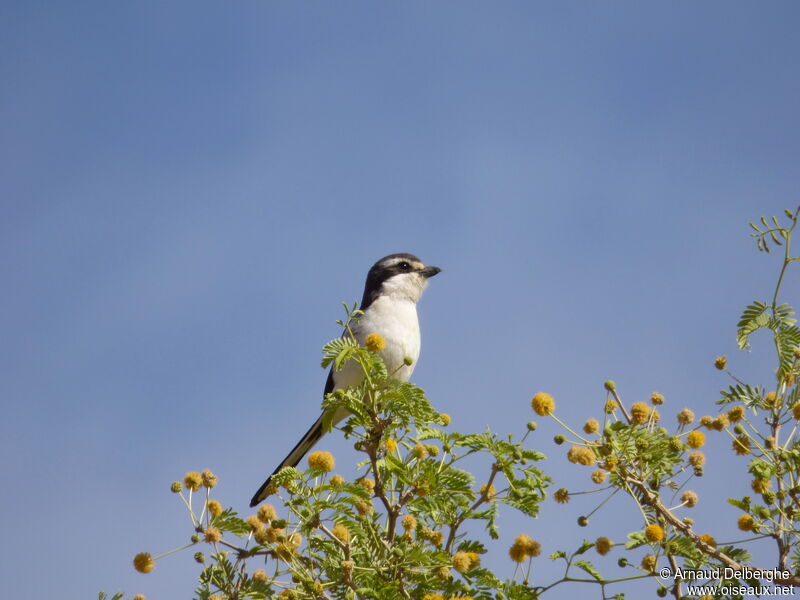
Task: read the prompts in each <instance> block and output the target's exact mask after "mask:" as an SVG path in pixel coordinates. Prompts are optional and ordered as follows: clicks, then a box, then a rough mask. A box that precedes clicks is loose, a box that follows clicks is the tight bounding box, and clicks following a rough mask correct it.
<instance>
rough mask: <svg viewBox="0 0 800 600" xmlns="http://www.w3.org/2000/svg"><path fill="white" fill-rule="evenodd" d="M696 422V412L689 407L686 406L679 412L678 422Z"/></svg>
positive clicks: (689, 423) (688, 423)
mask: <svg viewBox="0 0 800 600" xmlns="http://www.w3.org/2000/svg"><path fill="white" fill-rule="evenodd" d="M693 422H694V413H693V412H692V411H691V410H689V409H688V408H684V409H683V410H682V411H680V412H679V413H678V423H680V424H681V425H691V424H692V423H693Z"/></svg>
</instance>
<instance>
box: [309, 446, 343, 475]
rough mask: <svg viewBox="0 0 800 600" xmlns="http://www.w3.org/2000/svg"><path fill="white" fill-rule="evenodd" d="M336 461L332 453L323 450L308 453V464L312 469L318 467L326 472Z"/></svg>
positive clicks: (330, 469) (331, 468)
mask: <svg viewBox="0 0 800 600" xmlns="http://www.w3.org/2000/svg"><path fill="white" fill-rule="evenodd" d="M335 465H336V461H335V460H334V459H333V454H331V453H330V452H326V451H324V450H318V451H316V452H312V453H311V454H309V455H308V466H309V467H311V468H312V469H319V470H320V471H325V472H326V473H327V472H329V471H332V470H333V467H334V466H335Z"/></svg>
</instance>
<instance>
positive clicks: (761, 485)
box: [750, 479, 772, 494]
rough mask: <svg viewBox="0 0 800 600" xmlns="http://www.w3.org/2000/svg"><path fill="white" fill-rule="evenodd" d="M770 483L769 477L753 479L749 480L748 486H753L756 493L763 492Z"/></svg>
mask: <svg viewBox="0 0 800 600" xmlns="http://www.w3.org/2000/svg"><path fill="white" fill-rule="evenodd" d="M771 485H772V483H771V482H770V480H769V479H753V481H752V482H750V487H751V488H753V491H754V492H755V493H756V494H763V493H764V492H766V491H767V490H768V489H769V488H770V486H771Z"/></svg>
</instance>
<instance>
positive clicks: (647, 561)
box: [642, 554, 658, 573]
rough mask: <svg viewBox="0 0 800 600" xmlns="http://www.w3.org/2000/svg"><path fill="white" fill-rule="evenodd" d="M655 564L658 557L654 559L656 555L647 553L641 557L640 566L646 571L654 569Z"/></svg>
mask: <svg viewBox="0 0 800 600" xmlns="http://www.w3.org/2000/svg"><path fill="white" fill-rule="evenodd" d="M657 565H658V559H656V557H655V556H653V555H652V554H648V555H646V556H645V557H644V558H643V559H642V568H643V569H644V570H645V571H647V572H648V573H652V572H653V571H655V570H656V566H657Z"/></svg>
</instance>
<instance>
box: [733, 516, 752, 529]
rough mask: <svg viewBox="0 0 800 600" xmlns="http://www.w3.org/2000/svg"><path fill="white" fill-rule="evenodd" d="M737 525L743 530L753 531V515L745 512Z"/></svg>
mask: <svg viewBox="0 0 800 600" xmlns="http://www.w3.org/2000/svg"><path fill="white" fill-rule="evenodd" d="M736 525H737V526H738V527H739V529H741V530H742V531H752V530H753V517H751V516H750V515H748V514H747V513H745V514H743V515H742V516H740V517H739V519H738V521H737V522H736Z"/></svg>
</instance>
